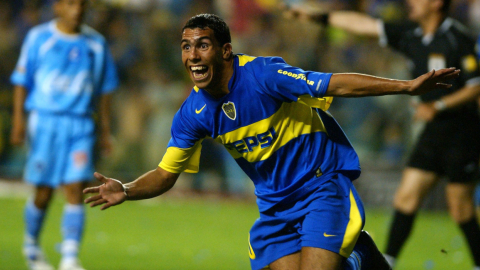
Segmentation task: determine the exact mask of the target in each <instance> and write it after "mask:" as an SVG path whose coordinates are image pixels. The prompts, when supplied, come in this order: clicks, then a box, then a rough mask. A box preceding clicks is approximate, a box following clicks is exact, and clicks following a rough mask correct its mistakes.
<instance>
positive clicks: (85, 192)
mask: <svg viewBox="0 0 480 270" xmlns="http://www.w3.org/2000/svg"><path fill="white" fill-rule="evenodd" d="M99 191H100V187H89V188H86V189H84V190H83V194H87V193H98V192H99Z"/></svg>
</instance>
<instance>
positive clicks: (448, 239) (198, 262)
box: [0, 196, 472, 270]
mask: <svg viewBox="0 0 480 270" xmlns="http://www.w3.org/2000/svg"><path fill="white" fill-rule="evenodd" d="M58 197H59V198H57V199H55V201H54V202H53V204H52V207H51V211H50V212H49V213H48V216H47V223H46V224H45V225H46V227H45V231H44V234H43V236H42V238H41V244H42V246H43V247H44V250H45V252H46V254H47V256H48V258H49V259H50V261H51V262H52V263H53V264H55V265H57V264H58V261H59V260H60V256H59V253H58V252H57V249H56V247H55V246H56V245H57V246H58V243H60V241H61V236H60V234H59V227H60V216H61V211H62V203H63V200H62V199H61V196H58ZM24 204H25V199H24V198H0V269H6V270H7V269H8V270H11V269H19V270H22V269H26V267H25V262H24V260H23V257H22V254H21V241H22V236H23V223H22V219H23V206H24ZM257 216H258V213H257V209H256V206H255V204H254V202H253V201H252V202H244V201H232V200H220V199H212V198H208V199H201V198H188V199H187V198H183V199H182V198H176V197H175V198H171V197H168V196H167V197H165V198H161V199H152V200H147V201H143V202H127V203H125V204H123V205H121V206H117V207H113V208H110V209H108V210H106V211H100V210H99V209H98V208H88V210H87V224H86V233H85V238H84V242H83V244H82V251H81V256H80V258H81V260H82V263H83V266H84V267H85V268H86V269H88V270H95V269H98V270H121V269H125V270H133V269H139V270H140V269H175V270H178V269H184V270H186V269H195V270H198V269H208V270H212V269H228V270H234V269H242V270H243V269H249V260H248V249H247V248H248V244H247V238H248V231H249V229H250V226H251V225H252V224H253V222H254V221H255V219H256V218H257ZM389 220H390V211H385V210H374V209H367V224H366V227H365V229H366V230H368V231H369V232H370V233H371V234H372V236H373V238H374V239H375V241H376V242H377V244H378V246H379V247H380V248H383V247H384V244H385V234H386V232H387V229H388V222H389ZM401 255H402V256H401V258H400V259H399V261H398V264H397V266H398V267H397V268H396V270H415V269H449V270H450V269H471V268H472V261H471V258H470V254H469V252H468V249H467V247H466V243H465V242H464V240H463V238H462V235H461V232H460V230H459V229H458V228H457V227H456V226H455V224H454V223H453V222H452V221H451V220H450V219H449V217H448V215H447V214H446V213H444V212H435V213H432V212H422V213H420V214H419V218H418V220H417V221H416V226H415V229H414V232H413V235H412V238H411V239H410V241H409V242H408V243H407V245H406V246H405V249H404V252H403V253H402V254H401Z"/></svg>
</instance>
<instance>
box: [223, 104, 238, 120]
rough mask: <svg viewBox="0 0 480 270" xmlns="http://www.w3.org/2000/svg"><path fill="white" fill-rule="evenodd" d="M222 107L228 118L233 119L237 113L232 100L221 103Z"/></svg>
mask: <svg viewBox="0 0 480 270" xmlns="http://www.w3.org/2000/svg"><path fill="white" fill-rule="evenodd" d="M222 109H223V112H224V113H225V115H226V116H227V117H228V118H230V119H232V120H235V119H236V118H237V113H236V111H235V104H234V103H233V102H231V101H229V102H228V103H223V105H222Z"/></svg>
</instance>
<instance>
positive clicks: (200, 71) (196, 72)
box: [190, 66, 208, 81]
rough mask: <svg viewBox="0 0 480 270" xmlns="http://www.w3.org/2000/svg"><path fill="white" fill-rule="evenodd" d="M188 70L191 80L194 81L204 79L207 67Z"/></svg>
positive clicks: (195, 67)
mask: <svg viewBox="0 0 480 270" xmlns="http://www.w3.org/2000/svg"><path fill="white" fill-rule="evenodd" d="M190 70H191V71H192V74H193V78H194V79H195V80H196V81H198V80H202V79H205V78H206V77H207V75H208V67H207V66H191V67H190Z"/></svg>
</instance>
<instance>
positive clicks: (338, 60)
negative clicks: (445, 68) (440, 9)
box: [0, 0, 480, 192]
mask: <svg viewBox="0 0 480 270" xmlns="http://www.w3.org/2000/svg"><path fill="white" fill-rule="evenodd" d="M53 1H54V0H43V1H42V0H23V1H21V0H16V1H13V0H0V40H1V42H0V59H1V60H0V135H1V136H0V177H1V178H10V179H19V178H21V176H22V170H23V165H24V158H25V151H26V147H24V148H14V147H12V146H11V145H10V144H9V142H8V139H9V133H10V115H11V107H12V93H13V92H12V90H13V87H12V85H11V84H10V82H9V77H10V74H11V72H12V70H13V68H14V66H15V63H16V61H17V59H18V55H19V51H20V47H21V43H22V41H23V38H24V37H25V35H26V33H27V31H28V30H29V29H30V28H31V27H32V26H34V25H37V24H39V23H42V22H45V21H48V20H51V19H52V18H53V14H52V9H51V4H52V2H53ZM282 3H284V4H285V3H286V4H291V5H294V4H299V3H302V4H309V5H312V8H319V9H325V10H336V9H344V10H346V9H348V10H359V11H363V12H366V13H368V14H370V15H373V16H375V17H379V18H383V19H384V20H386V21H394V20H402V19H404V18H405V13H406V12H405V3H404V1H403V0H357V1H355V0H303V1H302V0H290V1H287V0H286V1H280V0H195V1H194V0H102V1H101V0H95V1H93V0H92V1H90V5H91V6H92V8H91V10H90V12H89V13H88V16H87V18H86V23H87V24H88V25H90V26H92V27H93V28H95V29H96V30H97V31H99V32H100V33H102V34H103V35H104V36H105V37H106V38H107V40H108V42H109V44H110V48H111V51H112V53H113V56H114V59H115V61H116V64H117V68H118V71H119V74H120V78H121V87H120V89H118V91H117V92H116V93H115V94H114V98H113V100H114V101H113V106H112V110H113V119H112V121H113V122H112V124H113V125H112V127H113V134H114V142H115V143H114V149H113V152H112V153H110V154H109V155H108V156H100V154H99V159H98V166H97V167H98V170H101V171H103V172H105V173H107V174H111V175H112V176H113V175H114V176H115V177H118V178H124V179H126V180H129V181H130V180H132V179H133V178H134V177H136V176H138V175H139V174H140V173H141V172H144V171H146V170H149V169H153V168H155V167H156V166H157V165H158V163H159V161H160V160H161V158H162V156H163V154H164V151H165V149H166V146H167V143H168V140H169V138H170V125H171V121H172V118H173V116H174V114H175V112H176V110H177V109H178V108H179V106H180V105H181V103H182V102H183V100H184V99H185V98H186V97H187V95H188V94H189V92H190V91H191V88H192V86H193V85H192V83H191V81H190V79H189V78H188V77H187V74H186V72H185V71H184V70H183V68H184V67H183V65H182V63H181V52H180V37H181V33H180V30H181V28H182V26H183V24H184V23H185V22H186V21H187V20H188V18H190V17H191V16H193V15H195V14H199V13H215V14H218V15H219V16H221V17H222V18H224V19H225V20H226V22H227V23H228V24H229V25H230V27H231V29H230V30H231V33H232V39H233V40H232V42H233V48H234V52H237V53H245V54H248V55H262V56H273V55H275V56H281V57H283V58H284V59H285V60H286V61H287V63H289V64H291V65H294V66H298V67H301V68H303V69H305V70H316V71H322V72H361V73H367V74H373V75H378V76H383V77H390V78H396V79H408V78H409V76H410V75H409V72H408V64H409V63H408V62H407V61H405V60H404V58H403V57H402V56H401V55H399V54H396V53H394V52H392V51H391V50H390V49H381V48H380V47H379V46H378V45H377V44H376V43H378V41H377V40H373V39H368V38H360V37H355V36H353V35H348V34H346V33H345V32H343V31H340V30H335V29H333V28H323V27H321V26H319V25H316V24H313V23H311V24H309V23H305V22H297V21H290V20H286V19H284V18H283V17H282V11H281V8H280V5H281V4H282ZM451 16H452V17H454V18H455V19H457V20H459V21H461V22H463V23H464V24H466V25H467V26H469V27H470V28H471V30H472V32H473V33H479V32H480V0H453V5H452V10H451ZM409 102H411V101H410V100H409V98H408V97H404V96H389V97H377V98H362V99H340V98H337V99H335V100H334V102H333V104H332V108H331V112H332V113H333V114H334V115H335V117H336V119H337V120H338V121H339V122H340V124H341V125H342V127H343V128H344V130H345V132H346V134H347V135H348V137H349V138H350V139H351V141H352V143H353V145H354V147H355V148H356V149H357V151H358V152H359V155H360V160H361V163H362V165H363V166H364V167H368V166H369V165H370V164H375V166H377V167H384V168H400V167H401V166H402V165H403V164H402V162H403V157H404V156H405V153H406V152H407V151H408V150H409V145H410V144H411V141H410V140H411V139H410V138H412V133H413V132H414V131H415V128H412V125H411V118H410V110H409ZM413 127H415V126H414V125H413ZM206 143H211V142H206ZM204 149H205V148H204ZM210 149H213V150H212V151H218V153H213V152H211V153H206V154H205V155H203V156H204V158H203V159H202V161H201V167H202V168H201V170H203V172H204V173H205V172H207V173H212V174H217V175H218V179H220V180H221V181H223V182H222V184H220V185H219V188H220V189H221V190H222V191H226V192H243V191H244V190H245V187H244V185H245V183H246V182H247V181H248V180H246V177H245V175H244V174H243V173H242V172H238V171H237V170H235V169H232V163H233V162H234V161H233V159H232V158H231V157H229V156H227V155H226V152H224V150H223V149H222V146H220V145H218V146H217V147H214V148H210ZM233 167H234V166H233ZM209 176H210V174H208V175H207V177H209ZM202 178H205V174H203V175H202V174H199V175H197V176H195V177H194V179H193V184H192V187H193V188H194V189H198V190H202V189H204V187H203V186H202V181H204V180H203V179H202Z"/></svg>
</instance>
